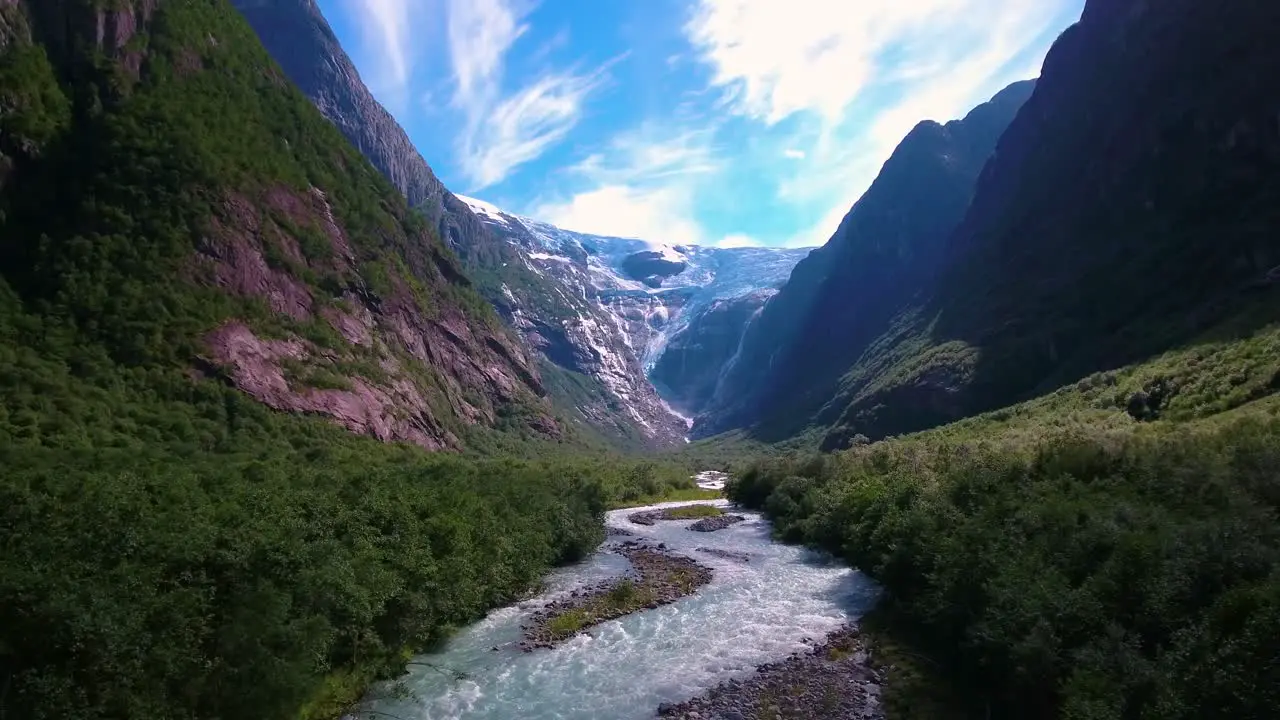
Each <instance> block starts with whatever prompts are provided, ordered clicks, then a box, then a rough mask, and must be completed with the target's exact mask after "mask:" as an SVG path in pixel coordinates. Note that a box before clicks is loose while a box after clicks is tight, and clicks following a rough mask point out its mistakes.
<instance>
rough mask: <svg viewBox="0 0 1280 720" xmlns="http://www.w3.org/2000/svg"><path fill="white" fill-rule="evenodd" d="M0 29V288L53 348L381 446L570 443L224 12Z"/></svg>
mask: <svg viewBox="0 0 1280 720" xmlns="http://www.w3.org/2000/svg"><path fill="white" fill-rule="evenodd" d="M0 11H2V12H3V16H2V17H3V21H4V27H3V32H0V36H3V37H4V42H3V52H4V62H3V69H2V72H3V74H4V77H3V82H0V93H3V96H4V97H3V102H2V103H0V152H2V153H3V156H4V157H3V165H4V173H3V176H2V177H3V180H2V185H0V209H2V210H3V212H2V213H0V224H2V225H3V231H2V232H3V234H4V237H5V243H4V245H3V247H0V272H2V273H3V280H4V282H5V284H7V285H8V286H9V288H10V289H11V290H12V292H13V294H14V296H15V298H16V301H17V302H19V303H21V305H22V306H23V307H25V308H26V309H27V311H29V312H31V313H34V314H35V316H36V317H38V318H44V321H43V322H45V324H46V326H47V327H50V328H52V327H63V326H64V324H65V326H66V327H68V328H71V329H72V330H71V331H72V332H74V334H75V335H76V337H77V338H79V339H80V342H81V343H87V344H89V346H92V347H97V348H99V349H100V352H101V353H102V354H103V355H105V356H106V357H107V358H109V359H110V361H111V362H114V363H116V364H118V365H119V366H121V367H123V368H137V369H139V370H138V372H144V369H145V368H150V367H174V366H185V367H187V368H189V372H190V373H191V374H193V375H196V376H200V375H204V376H210V375H211V376H215V377H219V378H223V379H224V380H225V381H226V382H228V383H232V384H234V385H235V386H236V387H238V388H240V389H241V390H243V391H244V392H245V393H247V394H249V395H250V396H252V397H253V398H255V399H257V400H258V401H260V402H262V403H265V404H267V405H269V406H271V407H273V408H277V409H279V410H284V411H291V412H299V413H309V414H318V415H322V416H325V417H328V418H330V419H331V420H333V421H334V422H337V423H340V424H342V425H343V426H345V427H347V428H349V429H350V430H352V431H354V432H358V433H364V434H368V435H372V436H374V437H377V438H379V439H382V440H388V441H393V440H394V441H405V442H410V443H415V444H418V445H420V446H423V447H426V448H430V449H442V448H457V447H460V446H461V445H462V444H463V441H464V437H465V435H466V433H467V432H469V431H470V429H471V428H479V427H498V426H502V427H505V428H508V429H511V430H512V431H514V432H520V433H530V434H532V435H535V436H555V435H558V434H559V432H560V430H559V428H558V426H557V424H556V422H555V420H554V419H553V418H552V417H551V415H550V414H549V413H548V411H549V406H547V404H546V403H545V402H544V401H543V400H541V399H540V398H539V396H540V395H543V394H544V393H545V390H544V388H543V385H542V382H541V380H540V379H539V375H538V372H537V370H536V366H535V363H534V362H533V361H532V360H531V359H530V358H529V357H528V356H527V354H526V352H525V350H524V349H523V348H522V346H521V345H520V343H519V342H518V341H517V340H516V339H515V338H513V337H512V336H511V335H509V334H508V332H507V331H506V330H505V328H504V327H503V326H502V323H501V322H500V320H499V319H498V317H497V316H496V315H495V314H494V313H493V312H492V310H491V309H490V308H489V306H488V305H487V304H485V303H484V302H483V300H482V299H481V298H480V297H479V296H478V295H477V294H476V293H475V291H474V290H473V289H472V288H471V287H470V282H469V281H468V280H467V278H466V277H465V276H464V274H463V272H462V269H461V267H460V265H459V263H458V260H457V259H456V257H455V256H454V255H453V254H452V253H451V252H450V251H449V250H448V249H447V248H445V247H444V245H443V244H442V243H441V242H440V240H439V239H438V238H437V237H436V234H435V232H434V230H433V229H432V228H431V227H430V226H428V225H427V224H426V223H425V222H424V221H423V220H422V219H421V218H420V217H419V216H417V215H416V214H415V213H413V212H411V211H410V210H409V209H408V207H407V206H406V204H405V202H404V199H403V198H402V197H401V196H400V195H399V193H397V192H396V191H395V189H394V188H392V187H391V185H390V184H388V183H387V182H386V181H385V180H384V179H383V178H382V176H381V175H380V174H378V172H377V171H375V170H374V168H372V167H371V166H370V165H369V164H368V162H367V161H366V160H365V159H364V158H363V157H361V156H360V154H359V153H358V152H356V150H355V149H354V148H352V147H351V145H350V144H349V143H348V142H347V141H346V140H345V139H344V138H343V137H342V136H341V135H340V134H339V133H338V132H337V131H335V130H334V128H333V127H332V126H331V125H330V124H329V123H327V122H326V121H325V120H324V118H323V117H322V116H321V115H320V114H319V113H317V112H316V111H315V109H314V108H313V107H311V105H310V104H309V103H308V102H307V101H306V99H305V98H304V97H303V96H302V95H301V94H300V93H298V92H297V90H296V89H295V88H293V87H292V86H291V85H290V84H289V82H288V81H287V80H286V79H285V78H284V76H283V75H282V74H281V72H280V69H279V68H278V66H277V65H276V64H275V63H274V62H273V61H272V60H271V58H270V57H269V56H268V55H267V54H266V52H264V51H263V49H262V47H261V45H260V44H259V43H258V41H257V39H256V38H255V37H254V35H253V33H252V31H251V30H250V29H249V27H248V26H247V24H245V23H244V21H243V20H242V19H241V18H240V17H239V16H237V15H236V14H235V13H234V12H232V11H231V10H230V9H229V8H228V7H226V6H224V4H223V3H222V2H220V1H216V2H211V1H208V0H165V1H163V2H162V1H160V0H137V1H136V2H133V3H129V2H122V3H116V4H113V5H112V6H111V7H110V9H107V8H105V7H104V6H103V5H102V4H101V3H92V2H87V1H77V0H61V1H59V2H29V3H17V2H12V1H9V2H5V3H3V4H0ZM50 207H57V208H59V211H58V212H57V213H50V212H49V208H50ZM48 332H51V331H50V330H46V333H48ZM77 362H83V361H77Z"/></svg>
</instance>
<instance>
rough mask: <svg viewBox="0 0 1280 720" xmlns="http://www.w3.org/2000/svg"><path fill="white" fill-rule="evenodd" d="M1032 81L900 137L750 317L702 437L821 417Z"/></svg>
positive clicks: (902, 299) (930, 259)
mask: <svg viewBox="0 0 1280 720" xmlns="http://www.w3.org/2000/svg"><path fill="white" fill-rule="evenodd" d="M1032 87H1033V84H1032V83H1031V82H1022V83H1017V84H1015V85H1012V86H1010V87H1009V88H1006V89H1005V90H1004V91H1002V92H1001V93H999V94H998V95H996V96H995V97H994V98H992V100H991V101H990V102H988V103H986V104H984V105H981V106H979V107H978V108H976V109H974V110H973V111H972V112H971V113H969V115H968V116H966V117H965V118H964V119H963V120H955V121H952V122H949V123H947V124H945V125H940V124H938V123H936V122H931V121H926V122H922V123H920V124H919V125H917V126H916V127H915V128H914V129H913V130H912V131H911V132H910V133H909V134H908V135H907V137H906V138H905V139H903V141H902V142H901V143H900V144H899V145H898V147H897V149H896V150H895V151H894V153H893V155H892V156H891V157H890V158H889V160H888V161H887V162H886V163H885V165H884V167H883V168H882V169H881V171H880V175H879V176H878V177H877V178H876V180H875V182H874V183H873V184H872V185H871V187H870V188H869V189H868V190H867V192H866V194H865V195H863V197H862V198H861V199H860V200H859V201H858V202H857V203H856V204H855V205H854V206H853V209H851V210H850V211H849V214H848V215H847V216H845V219H844V221H843V222H842V223H841V224H840V227H839V228H838V229H837V230H836V233H835V235H833V236H832V238H831V240H830V241H829V242H828V243H827V244H826V245H825V246H824V247H822V248H820V249H818V250H816V251H814V252H813V253H812V254H811V255H809V256H808V257H807V258H805V259H804V260H802V261H801V262H800V263H799V264H798V265H797V266H796V268H795V270H794V271H793V272H792V274H791V278H790V279H789V280H788V281H787V283H786V284H785V285H784V286H783V287H782V289H781V290H780V291H779V292H778V294H777V295H776V296H775V297H773V298H772V299H770V300H769V302H768V303H767V304H766V305H765V307H764V308H763V310H762V311H761V312H760V315H759V317H758V318H757V319H756V320H755V321H754V322H752V323H751V325H750V327H749V328H748V329H747V331H746V334H745V336H744V338H743V340H742V346H741V349H740V351H739V352H738V353H737V354H736V355H735V356H734V359H733V361H732V363H731V364H730V365H729V367H728V368H727V369H726V370H725V373H724V378H723V380H722V381H721V382H720V383H719V384H718V386H717V387H716V388H715V393H714V396H713V397H712V398H711V400H710V401H709V402H708V403H707V407H706V409H705V410H704V412H703V414H702V415H701V416H700V417H699V418H698V422H697V424H696V425H695V433H696V434H697V435H708V434H712V433H715V432H719V431H722V430H725V429H728V428H731V427H738V426H760V427H759V431H760V432H761V433H762V434H763V435H764V436H766V437H768V438H772V439H778V438H781V437H785V436H788V435H791V434H794V433H796V432H798V431H799V430H800V429H801V428H803V427H804V426H805V425H807V424H809V423H810V422H813V421H814V420H815V417H816V416H818V415H819V411H820V409H821V408H822V405H823V403H825V402H826V401H827V400H828V399H830V398H831V397H832V395H834V394H835V392H836V386H837V383H838V382H839V379H840V377H841V376H842V375H843V374H844V373H845V372H846V371H847V370H848V369H849V367H850V366H851V365H852V364H853V363H854V362H855V361H856V360H857V359H858V358H859V357H860V356H861V355H862V353H863V352H864V351H865V350H866V348H867V346H868V344H869V343H870V342H871V341H872V340H873V339H875V338H876V337H877V336H879V335H880V334H881V333H883V332H884V331H885V330H886V328H887V325H888V323H889V321H890V319H891V318H893V317H894V316H895V315H896V314H897V313H898V312H899V311H900V310H901V309H902V308H903V307H904V305H905V304H907V303H908V302H910V301H911V300H912V299H913V298H914V297H916V296H917V295H918V294H919V293H921V292H924V291H926V289H927V288H928V287H929V286H930V284H931V283H932V281H933V278H934V277H935V276H936V274H937V271H938V268H939V267H940V265H941V263H942V261H943V258H944V256H945V252H944V249H945V243H946V239H947V237H948V236H949V234H950V233H951V232H952V231H953V230H954V229H955V227H956V225H957V224H958V223H959V222H960V220H961V218H962V217H963V215H964V211H965V208H966V207H968V204H969V200H970V197H971V196H972V193H973V186H974V183H975V182H976V180H977V178H978V174H979V172H980V171H981V169H982V167H983V164H984V163H985V162H986V161H987V158H988V157H990V155H991V153H992V150H993V149H994V147H995V144H996V140H997V138H998V137H999V136H1000V133H1001V132H1002V131H1003V130H1004V129H1005V127H1007V125H1008V123H1009V122H1010V121H1011V120H1012V119H1013V117H1014V115H1015V114H1016V113H1017V112H1018V109H1019V108H1020V107H1021V106H1022V103H1023V102H1025V101H1026V99H1027V97H1028V96H1029V95H1030V93H1031V90H1032Z"/></svg>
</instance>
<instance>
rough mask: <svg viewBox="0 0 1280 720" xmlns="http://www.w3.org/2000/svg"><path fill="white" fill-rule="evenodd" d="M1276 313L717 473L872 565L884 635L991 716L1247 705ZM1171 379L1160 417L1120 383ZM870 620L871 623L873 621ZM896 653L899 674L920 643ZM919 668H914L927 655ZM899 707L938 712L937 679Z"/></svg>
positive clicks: (1264, 558)
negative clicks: (1138, 357)
mask: <svg viewBox="0 0 1280 720" xmlns="http://www.w3.org/2000/svg"><path fill="white" fill-rule="evenodd" d="M1278 343H1280V329H1277V328H1275V327H1271V328H1266V329H1263V330H1261V331H1259V332H1257V333H1255V334H1253V335H1252V336H1250V337H1248V338H1246V339H1241V340H1236V341H1230V342H1228V341H1218V342H1215V341H1213V340H1212V339H1210V338H1205V339H1204V341H1203V342H1201V343H1199V344H1195V345H1192V346H1191V347H1189V348H1185V349H1182V350H1178V351H1174V352H1170V353H1167V354H1165V355H1163V356H1161V357H1159V358H1156V359H1154V360H1152V361H1150V362H1147V363H1143V364H1140V365H1137V366H1133V367H1129V368H1126V369H1123V370H1120V371H1117V372H1112V373H1101V374H1098V375H1095V376H1091V377H1089V378H1086V379H1085V380H1082V381H1080V382H1079V383H1076V384H1075V385H1072V386H1068V387H1066V388H1063V389H1060V390H1059V391H1057V392H1054V393H1052V394H1049V395H1047V396H1044V397H1041V398H1038V399H1036V400H1033V401H1030V402H1027V403H1023V404H1021V405H1017V406H1014V407H1011V408H1007V409H1004V410H999V411H995V412H992V413H987V414H985V415H982V416H978V417H974V418H970V419H967V420H963V421H960V422H957V423H954V424H952V425H948V426H944V427H941V428H938V429H935V430H932V431H927V432H923V433H919V434H916V435H910V436H904V437H901V438H897V439H890V440H887V441H884V442H880V443H875V444H871V445H866V446H861V447H857V448H854V449H852V450H850V451H847V452H845V453H842V454H839V455H837V456H826V457H822V456H817V457H791V458H788V459H772V460H765V461H762V462H760V463H758V464H757V465H756V466H755V467H753V468H752V469H751V470H750V471H749V472H747V473H745V474H744V476H743V478H742V479H741V481H739V482H737V483H735V484H733V485H732V486H731V487H730V489H729V495H730V497H731V498H733V499H736V500H739V501H742V502H745V503H747V504H749V505H753V506H757V507H763V508H764V509H765V510H766V512H768V513H769V515H770V516H771V517H772V518H773V520H774V522H775V523H776V530H777V532H778V533H779V535H780V536H781V537H783V538H784V539H787V540H790V541H797V542H805V543H810V544H814V545H817V546H821V547H825V548H827V549H830V550H832V551H833V552H836V553H837V554H840V555H841V556H843V557H844V558H846V559H847V560H849V561H850V562H851V563H853V564H855V565H857V566H859V567H861V568H863V569H864V570H866V571H868V572H870V573H871V574H872V575H873V576H875V577H876V578H877V579H878V580H879V581H880V582H881V583H883V584H884V586H885V588H886V590H887V593H888V594H887V600H886V603H885V605H884V608H883V613H882V615H881V617H880V621H881V626H883V625H884V624H885V623H888V624H890V625H891V626H892V627H893V632H891V633H890V634H889V635H890V636H895V635H896V638H895V639H894V641H890V642H896V644H897V645H898V648H897V649H894V650H892V652H894V653H896V654H897V655H898V656H900V657H902V658H903V659H904V663H905V665H913V663H911V662H910V658H911V651H907V652H906V653H903V651H902V649H901V648H902V647H903V646H904V645H905V646H906V647H914V648H915V649H916V650H917V651H921V650H922V651H925V652H927V653H928V655H929V656H930V657H932V658H933V659H934V660H935V661H937V662H939V663H940V666H941V668H942V671H943V677H945V678H946V679H947V680H948V681H949V682H950V683H951V684H953V685H954V686H955V687H958V688H963V689H964V692H963V693H960V694H959V697H961V698H962V699H963V700H964V701H966V702H968V703H971V705H970V706H969V708H968V710H966V711H964V712H965V713H970V714H973V715H981V714H984V713H988V712H989V713H991V716H992V717H1027V716H1037V717H1043V716H1061V717H1070V718H1121V717H1125V718H1129V717H1138V718H1193V717H1224V718H1225V717H1237V718H1252V717H1265V716H1266V713H1267V712H1269V711H1270V710H1269V709H1270V708H1274V707H1275V704H1276V703H1277V702H1278V701H1280V697H1278V696H1277V688H1280V677H1278V676H1277V668H1280V665H1278V664H1277V663H1276V660H1277V659H1280V655H1278V653H1280V646H1277V644H1276V637H1277V630H1280V628H1277V627H1276V625H1275V620H1276V618H1277V617H1280V515H1278V509H1280V476H1278V475H1277V470H1276V468H1277V467H1280V398H1277V397H1276V396H1275V395H1274V393H1276V391H1277V390H1278V389H1280V382H1278V381H1277V379H1278V378H1280V354H1278V353H1277V352H1276V349H1277V347H1278ZM1157 385H1161V386H1163V387H1167V388H1173V389H1174V392H1173V395H1172V399H1170V400H1168V401H1167V402H1166V403H1165V405H1164V407H1163V409H1162V410H1161V412H1160V417H1159V419H1155V420H1149V421H1146V422H1137V421H1135V420H1134V419H1133V418H1132V417H1130V415H1129V414H1128V412H1127V407H1128V404H1129V399H1130V398H1131V397H1132V395H1133V394H1134V393H1136V392H1138V391H1140V390H1142V389H1144V388H1152V387H1154V386H1157ZM881 636H882V637H883V636H884V634H883V633H881ZM914 666H915V670H910V669H909V668H907V667H904V669H903V670H902V671H901V672H902V673H905V674H904V675H903V677H904V684H906V685H907V686H908V687H912V686H914V685H913V683H918V677H917V679H916V680H912V679H911V677H910V676H911V675H913V674H916V675H917V676H918V673H917V671H919V670H921V669H923V670H929V669H930V666H929V663H914ZM926 675H927V673H926ZM915 700H918V701H913V699H912V698H906V697H903V696H901V695H898V696H895V698H894V699H893V700H892V707H896V708H897V710H896V712H897V715H898V717H922V718H928V717H950V716H954V714H955V711H956V709H957V707H963V704H961V705H960V706H957V705H956V704H955V702H954V698H953V700H952V702H951V707H950V708H949V709H948V710H947V712H945V713H944V712H942V711H941V710H942V709H943V708H946V707H947V702H945V701H944V702H938V701H937V698H934V699H929V698H923V697H921V698H916V699H915Z"/></svg>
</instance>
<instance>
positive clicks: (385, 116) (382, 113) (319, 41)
mask: <svg viewBox="0 0 1280 720" xmlns="http://www.w3.org/2000/svg"><path fill="white" fill-rule="evenodd" d="M232 4H233V5H235V6H236V9H238V10H239V11H240V12H241V14H243V15H244V16H245V19H247V20H248V21H249V24H250V25H252V26H253V28H254V31H255V32H256V33H257V34H258V37H259V38H260V39H261V41H262V44H263V45H265V46H266V48H267V51H268V52H269V53H271V56H272V57H273V58H275V60H276V62H278V63H279V64H280V66H281V67H282V68H283V69H284V71H285V74H286V75H287V76H288V77H289V79H290V80H291V81H293V83H294V84H295V85H297V86H298V88H299V89H300V90H302V92H303V93H305V94H306V95H307V97H309V98H311V100H312V102H313V103H315V105H316V107H317V108H319V110H320V112H321V113H322V114H323V115H324V116H325V117H326V118H329V120H330V121H331V122H332V123H333V124H334V125H336V126H337V127H338V129H339V130H341V131H342V134H343V135H345V136H346V137H347V139H348V140H350V141H351V144H352V145H355V146H356V148H357V149H359V150H360V152H361V153H363V154H364V156H365V157H367V158H368V159H369V161H370V162H372V163H373V165H374V167H376V168H378V169H379V170H381V171H382V173H383V174H384V175H386V177H387V179H388V180H390V181H391V184H392V185H395V186H396V187H397V188H399V189H400V192H402V193H404V195H405V197H406V198H408V200H409V204H410V205H411V206H413V207H415V208H418V209H420V210H422V211H423V212H425V213H426V215H427V217H428V218H429V219H430V220H431V221H432V222H433V223H434V224H435V225H436V227H437V229H438V230H439V232H440V236H441V237H442V238H444V240H445V242H447V243H448V244H449V246H450V247H452V248H453V249H454V250H455V251H459V252H461V251H462V250H463V249H465V248H468V247H471V246H475V245H477V244H483V243H484V241H485V239H484V238H483V237H481V236H482V235H483V233H484V230H483V228H482V227H481V226H480V224H479V223H478V221H477V220H476V218H475V216H473V215H472V214H471V212H470V211H468V210H467V207H466V205H464V204H462V203H461V202H459V201H458V199H457V198H456V197H454V196H453V194H452V193H450V192H449V191H448V190H447V189H446V188H445V187H444V185H443V184H442V183H441V182H440V180H439V179H438V178H436V176H435V173H434V172H432V170H431V167H430V166H429V165H427V162H426V160H424V159H423V158H422V156H421V155H419V154H418V151H417V149H416V148H414V146H413V142H412V141H410V140H409V136H408V135H407V134H405V131H404V129H402V128H401V127H400V125H399V123H397V122H396V120H395V118H393V117H392V116H391V113H389V112H387V111H386V109H385V108H383V107H382V105H381V104H379V103H378V101H377V100H376V99H374V97H373V93H371V92H369V89H368V88H367V87H365V85H364V83H363V82H362V81H361V80H360V74H359V72H357V71H356V67H355V65H354V64H353V63H352V62H351V58H350V57H349V56H348V55H347V53H346V51H345V50H343V49H342V46H341V45H340V44H339V43H338V39H337V37H336V36H335V35H334V33H333V30H332V28H330V27H329V23H328V21H327V20H325V18H324V15H323V14H322V13H321V11H320V8H319V6H318V5H317V4H316V2H315V0H233V3H232Z"/></svg>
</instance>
